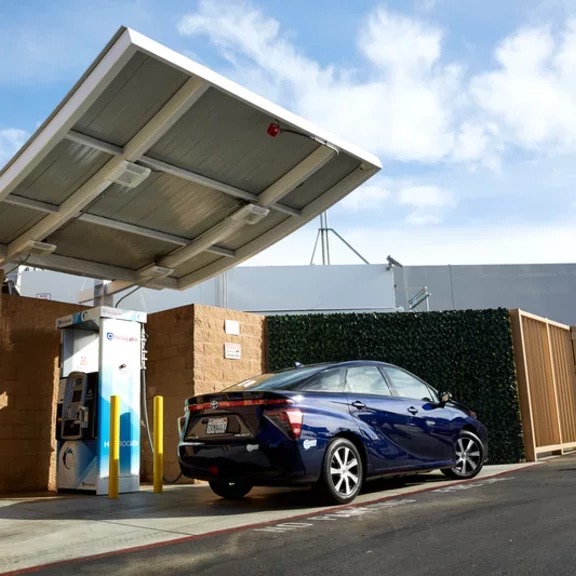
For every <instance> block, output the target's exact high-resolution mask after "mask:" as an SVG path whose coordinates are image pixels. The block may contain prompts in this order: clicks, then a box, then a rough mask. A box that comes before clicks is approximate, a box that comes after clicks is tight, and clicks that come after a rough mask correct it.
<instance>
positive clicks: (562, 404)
mask: <svg viewBox="0 0 576 576" xmlns="http://www.w3.org/2000/svg"><path fill="white" fill-rule="evenodd" d="M549 330H550V344H551V348H552V358H553V364H554V372H555V377H556V389H557V392H558V407H559V412H560V423H561V428H562V442H563V443H565V442H576V373H575V372H574V361H573V354H572V337H571V334H570V330H564V329H563V328H559V327H558V326H550V328H549Z"/></svg>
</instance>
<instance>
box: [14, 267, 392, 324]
mask: <svg viewBox="0 0 576 576" xmlns="http://www.w3.org/2000/svg"><path fill="white" fill-rule="evenodd" d="M386 268H387V266H385V265H356V266H266V267H248V266H245V267H238V268H234V269H232V270H230V271H229V272H227V273H226V274H224V275H221V276H218V277H216V278H212V279H210V280H208V281H206V282H203V283H202V284H199V285H198V286H195V287H193V288H191V289H189V290H186V291H184V292H176V291H172V290H163V291H157V290H150V289H147V288H142V289H140V290H138V291H136V292H135V293H134V294H132V295H130V296H128V297H127V298H125V299H124V300H122V303H121V304H120V307H121V308H124V309H127V310H142V311H145V312H150V313H151V312H157V311H159V310H166V309H169V308H177V307H179V306H186V305H188V304H192V303H194V304H205V305H208V306H220V307H225V308H231V309H233V310H243V311H251V312H260V313H266V314H275V313H283V312H308V311H314V310H317V311H326V312H338V311H358V312H364V311H377V312H392V311H395V310H396V304H395V293H394V274H393V272H392V271H391V270H387V269H386ZM20 285H21V294H22V296H31V297H37V296H38V294H50V297H51V299H52V300H59V301H62V302H77V294H78V292H80V290H82V289H83V288H89V287H91V286H92V285H93V280H89V279H86V278H80V277H76V276H69V275H66V274H59V273H56V272H47V271H28V272H23V273H22V275H21V281H20ZM126 293H127V292H125V293H121V294H119V295H118V296H117V297H116V301H118V299H119V298H121V297H122V296H124V295H125V294H126Z"/></svg>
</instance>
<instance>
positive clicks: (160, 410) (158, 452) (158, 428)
mask: <svg viewBox="0 0 576 576" xmlns="http://www.w3.org/2000/svg"><path fill="white" fill-rule="evenodd" d="M163 476H164V398H163V397H162V396H154V492H156V493H157V494H160V493H161V492H162V488H163V480H162V477H163Z"/></svg>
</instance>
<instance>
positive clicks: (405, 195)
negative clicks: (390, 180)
mask: <svg viewBox="0 0 576 576" xmlns="http://www.w3.org/2000/svg"><path fill="white" fill-rule="evenodd" d="M398 201H399V202H400V204H406V205H408V206H412V207H413V208H414V210H412V212H410V214H408V216H407V217H406V221H407V222H408V223H410V224H415V225H418V226H423V225H426V224H439V223H440V222H442V218H443V215H444V213H445V212H446V209H447V208H452V207H453V206H454V205H455V201H454V196H453V195H452V193H451V192H450V191H448V190H444V189H442V188H439V187H438V186H407V187H405V188H402V189H401V190H400V192H399V194H398Z"/></svg>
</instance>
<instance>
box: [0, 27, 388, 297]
mask: <svg viewBox="0 0 576 576" xmlns="http://www.w3.org/2000/svg"><path fill="white" fill-rule="evenodd" d="M380 168H381V165H380V162H379V160H378V159H377V158H376V157H375V156H373V155H371V154H368V153H366V152H364V151H362V150H360V149H358V148H356V147H355V146H352V145H350V144H348V143H346V142H342V141H340V140H338V139H337V138H334V137H332V136H330V135H328V134H325V133H324V132H322V131H321V130H320V129H318V128H316V127H315V126H313V125H312V124H310V123H308V122H307V121H305V120H303V119H301V118H299V117H297V116H295V115H294V114H292V113H290V112H288V111H287V110H284V109H282V108H280V107H279V106H276V105H275V104H272V103H271V102H268V101H267V100H265V99H264V98H261V97H260V96H257V95H256V94H253V93H252V92H250V91H248V90H246V89H244V88H242V87H240V86H238V85H237V84H235V83H233V82H231V81H230V80H228V79H226V78H224V77H222V76H220V75H219V74H216V73H215V72H213V71H212V70H209V69H208V68H205V67H204V66H201V65H200V64H198V63H196V62H194V61H192V60H190V59H189V58H186V57H185V56H183V55H181V54H178V53H177V52H174V51H172V50H170V49H168V48H166V47H165V46H162V45H160V44H158V43H157V42H155V41H153V40H151V39H149V38H146V37H145V36H142V35H141V34H139V33H137V32H135V31H133V30H130V29H128V28H121V29H120V30H119V31H118V32H117V33H116V35H115V36H114V38H113V39H112V40H111V41H110V43H109V44H108V45H107V46H106V48H105V49H104V50H103V52H102V53H101V54H100V55H99V56H98V58H97V59H96V61H95V62H94V63H93V64H92V66H91V67H90V68H89V69H88V71H87V72H86V73H85V74H84V76H83V77H82V78H81V79H80V81H79V82H78V83H77V84H76V85H75V86H74V88H73V89H72V90H71V92H70V93H69V94H68V95H67V96H66V98H65V99H64V100H63V102H62V103H61V104H60V105H59V106H58V108H56V110H55V111H54V112H53V113H52V115H51V116H50V117H49V118H48V119H47V120H46V122H44V124H42V126H41V127H40V128H39V129H38V130H37V132H36V133H35V134H34V135H33V136H32V138H31V139H30V140H29V141H28V142H27V143H26V145H25V146H24V147H23V148H22V149H21V150H20V151H19V152H18V153H17V154H16V155H15V156H14V158H13V159H12V160H11V161H10V162H9V163H8V164H7V165H6V166H5V167H4V168H3V169H2V170H1V171H0V265H2V264H5V263H7V262H14V263H18V262H26V263H27V264H29V265H31V266H37V267H40V268H46V269H51V270H56V271H60V272H67V273H71V274H78V275H83V276H89V277H93V278H102V279H106V280H114V281H115V282H112V284H109V285H107V290H106V291H107V293H113V292H117V291H120V290H123V289H125V288H127V287H128V286H131V285H144V284H145V285H147V286H149V287H155V288H173V289H178V290H183V289H186V288H188V287H190V286H192V285H194V284H197V283H199V282H201V281H203V280H206V279H207V278H210V277H211V276H214V275H215V274H218V273H220V272H222V271H224V270H226V269H228V268H230V267H232V266H235V265H236V264H238V263H240V262H242V261H243V260H246V259H247V258H250V257H251V256H253V255H254V254H257V253H258V252H260V251H262V250H264V249H265V248H267V247H268V246H270V245H272V244H274V243H275V242H277V241H278V240H280V239H282V238H284V237H285V236H287V235H288V234H290V233H291V232H293V231H294V230H296V229H297V228H299V227H301V226H302V225H304V224H305V223H306V222H308V221H310V220H311V219H312V218H314V217H316V216H318V214H320V213H321V212H323V211H325V210H326V209H327V208H329V207H330V206H332V205H333V204H335V203H336V202H338V201H339V200H340V199H342V198H343V197H344V196H346V195H347V194H349V193H350V192H351V191H352V190H354V189H355V188H357V187H358V186H359V185H361V184H362V183H363V182H365V181H366V180H367V179H368V178H370V177H371V176H373V175H374V174H375V173H376V172H378V170H379V169H380Z"/></svg>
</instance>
